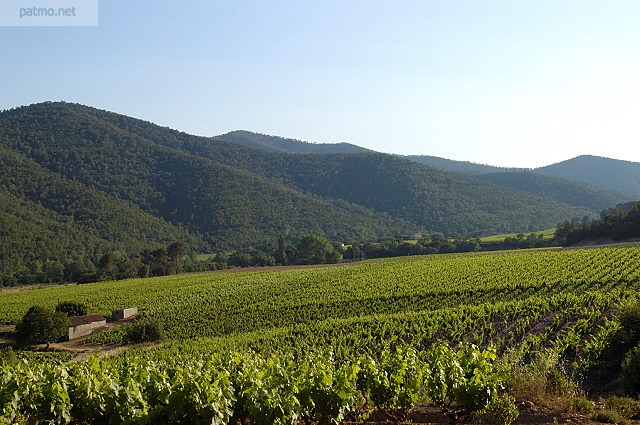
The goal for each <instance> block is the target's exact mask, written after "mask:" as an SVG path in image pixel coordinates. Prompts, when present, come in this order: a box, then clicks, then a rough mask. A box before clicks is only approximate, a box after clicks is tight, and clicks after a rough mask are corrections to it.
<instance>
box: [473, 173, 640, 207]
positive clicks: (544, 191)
mask: <svg viewBox="0 0 640 425" xmlns="http://www.w3.org/2000/svg"><path fill="white" fill-rule="evenodd" d="M474 177H475V178H476V179H478V180H482V181H486V182H491V183H494V184H497V185H500V186H504V187H510V188H512V189H517V190H522V191H524V192H528V193H531V194H534V195H540V196H546V197H548V198H551V199H555V200H556V201H561V202H565V203H567V204H569V205H573V206H576V207H583V208H589V209H591V210H603V209H605V208H608V207H610V206H612V205H616V204H619V203H621V202H626V201H631V200H632V199H633V197H632V196H630V195H626V194H623V193H619V192H613V191H610V190H606V189H603V188H601V187H598V186H593V185H590V184H586V183H581V182H578V181H575V180H568V179H564V178H562V177H553V176H545V175H542V174H538V173H534V172H531V171H521V172H502V173H489V174H481V175H477V176H474Z"/></svg>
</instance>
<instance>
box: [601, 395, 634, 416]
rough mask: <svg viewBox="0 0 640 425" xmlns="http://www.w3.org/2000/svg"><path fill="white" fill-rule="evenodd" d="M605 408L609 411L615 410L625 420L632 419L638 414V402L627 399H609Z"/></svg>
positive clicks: (616, 397)
mask: <svg viewBox="0 0 640 425" xmlns="http://www.w3.org/2000/svg"><path fill="white" fill-rule="evenodd" d="M605 407H606V408H607V409H609V410H615V411H616V412H618V413H620V414H621V415H622V416H624V417H625V418H627V419H632V418H633V417H635V416H637V415H638V414H639V413H640V401H637V400H634V399H632V398H629V397H618V396H612V397H609V398H608V399H607V401H606V402H605Z"/></svg>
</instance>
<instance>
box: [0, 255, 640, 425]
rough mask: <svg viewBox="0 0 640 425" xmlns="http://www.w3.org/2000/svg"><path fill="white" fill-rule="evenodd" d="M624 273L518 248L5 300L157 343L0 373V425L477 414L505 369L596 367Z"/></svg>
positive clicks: (608, 258)
mask: <svg viewBox="0 0 640 425" xmlns="http://www.w3.org/2000/svg"><path fill="white" fill-rule="evenodd" d="M638 264H640V248H600V249H585V250H558V251H521V252H501V253H494V254H486V253H485V254H469V255H441V256H428V257H420V258H410V259H407V260H404V261H388V262H375V263H373V262H372V263H363V264H358V265H353V266H348V267H346V266H345V267H339V266H336V267H329V268H321V269H301V270H276V271H262V272H252V273H211V274H198V275H184V276H172V277H163V278H150V279H136V280H128V281H118V282H100V283H92V284H86V285H75V286H64V287H51V288H45V289H37V290H29V291H18V292H12V293H4V294H2V295H1V296H0V321H2V322H14V323H15V322H17V321H18V320H19V319H20V318H21V316H22V315H23V314H24V313H25V312H26V311H27V310H28V309H29V307H30V306H32V305H43V306H47V307H54V306H55V305H56V304H57V303H58V302H59V301H67V300H73V301H78V302H83V303H85V304H86V305H87V306H88V307H89V309H90V311H91V312H92V313H100V314H105V315H109V314H110V311H111V310H112V309H116V308H122V307H127V306H137V307H139V308H141V309H143V310H144V314H145V315H147V316H150V317H152V318H156V319H158V320H159V321H160V322H161V323H162V324H163V326H164V329H165V332H166V336H167V339H168V340H169V341H168V342H167V343H165V344H163V345H160V346H157V347H154V348H151V349H140V350H134V351H130V352H128V353H127V354H126V355H121V356H118V357H114V358H107V359H100V360H98V359H95V358H93V359H91V360H89V361H86V362H78V363H60V364H57V363H55V362H23V363H20V364H18V365H12V366H4V367H3V369H2V375H1V376H0V379H1V380H2V382H1V383H0V384H1V389H0V404H2V406H4V407H3V411H4V412H5V413H4V416H0V423H14V422H18V423H19V422H20V421H21V420H24V421H26V423H35V422H39V423H70V422H71V423H105V424H120V423H184V421H185V418H187V417H188V418H190V423H220V424H226V423H236V422H235V421H237V420H241V421H242V420H244V419H250V421H251V423H252V424H254V423H264V424H267V423H295V422H296V421H306V422H307V423H311V422H312V421H318V422H319V423H337V422H338V421H341V420H344V419H350V420H356V419H361V420H362V419H363V418H366V416H367V415H368V414H369V412H371V411H372V410H373V409H383V410H384V411H386V412H394V413H389V414H390V415H392V416H394V417H395V419H396V420H401V419H402V418H403V417H404V416H403V415H405V414H406V412H407V411H408V410H409V409H410V408H411V407H412V406H414V405H415V404H416V402H417V401H418V400H431V401H432V402H434V403H436V404H437V405H438V406H440V407H441V408H442V410H443V411H445V412H451V411H453V407H452V406H456V408H459V409H462V410H464V411H466V412H481V411H486V409H488V406H490V405H491V403H494V402H496V400H500V399H501V397H502V398H503V399H504V397H507V396H506V394H505V392H504V390H505V380H504V371H505V368H506V367H507V366H505V365H507V364H508V363H510V364H516V363H517V364H525V363H526V362H528V361H531V360H532V359H534V358H535V357H536V356H538V355H540V354H541V353H554V355H556V356H557V357H558V358H560V359H561V361H562V362H563V364H564V365H565V367H566V368H567V369H568V370H570V371H572V372H573V373H578V374H579V373H581V372H582V371H584V370H587V369H588V368H589V367H590V366H591V365H593V364H595V362H596V361H597V360H598V358H599V357H600V355H601V354H602V353H603V352H604V350H605V349H606V348H607V346H608V345H609V342H610V341H611V339H612V338H613V337H614V335H615V334H616V332H617V331H618V330H619V328H620V324H619V322H618V321H617V320H615V317H614V312H615V311H616V310H617V308H618V307H619V306H621V305H625V304H629V303H635V302H637V300H638V295H637V294H638V290H639V289H640V268H638V267H637V266H638ZM121 338H122V334H121V333H118V332H117V331H116V332H111V333H110V332H104V333H100V334H97V335H95V336H94V337H92V338H91V339H92V341H94V342H95V343H100V342H118V341H121ZM497 359H500V361H497ZM168 412H175V413H172V414H171V415H170V414H168ZM91 418H93V419H91ZM96 418H103V419H100V420H98V419H96ZM196 418H197V419H196ZM30 421H31V422H30ZM163 421H164V422H163Z"/></svg>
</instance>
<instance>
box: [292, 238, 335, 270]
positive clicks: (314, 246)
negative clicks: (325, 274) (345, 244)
mask: <svg viewBox="0 0 640 425" xmlns="http://www.w3.org/2000/svg"><path fill="white" fill-rule="evenodd" d="M296 259H297V263H298V264H327V263H337V262H340V261H342V253H340V252H337V251H336V249H335V248H334V247H333V245H332V244H331V242H329V241H328V240H326V239H324V238H321V237H320V236H316V235H309V236H306V237H304V238H303V239H302V240H301V241H300V242H299V243H298V245H297V249H296Z"/></svg>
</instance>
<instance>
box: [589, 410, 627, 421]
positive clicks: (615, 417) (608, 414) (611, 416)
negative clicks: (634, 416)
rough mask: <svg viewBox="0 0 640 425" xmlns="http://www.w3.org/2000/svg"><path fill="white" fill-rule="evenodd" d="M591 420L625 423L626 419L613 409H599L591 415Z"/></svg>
mask: <svg viewBox="0 0 640 425" xmlns="http://www.w3.org/2000/svg"><path fill="white" fill-rule="evenodd" d="M593 420H594V421H598V422H604V423H607V424H619V425H627V423H628V422H627V420H626V419H625V418H624V417H623V416H622V415H621V414H620V413H618V412H617V411H615V410H609V409H605V410H600V411H598V412H596V414H595V415H593Z"/></svg>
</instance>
